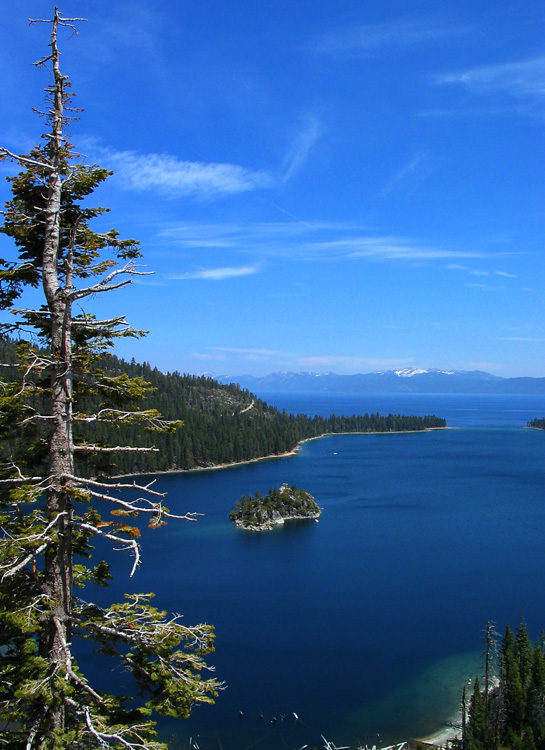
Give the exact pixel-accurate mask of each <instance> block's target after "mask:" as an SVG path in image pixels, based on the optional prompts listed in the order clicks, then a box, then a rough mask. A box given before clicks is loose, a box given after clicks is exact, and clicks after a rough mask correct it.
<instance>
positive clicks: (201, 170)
mask: <svg viewBox="0 0 545 750" xmlns="http://www.w3.org/2000/svg"><path fill="white" fill-rule="evenodd" d="M321 134H322V127H321V125H320V122H319V120H318V119H317V118H315V117H309V118H307V119H306V120H305V122H304V124H303V126H302V127H301V128H300V129H299V130H297V132H296V133H295V135H294V137H293V140H292V142H291V144H290V146H289V148H288V150H287V154H286V156H285V158H284V159H283V161H282V163H281V164H280V166H279V168H278V169H277V170H275V169H252V168H250V167H244V166H241V165H240V164H231V163H228V162H195V161H187V160H184V159H180V158H179V157H178V156H175V155H173V154H157V153H139V152H137V151H118V150H115V149H111V148H107V147H104V146H102V145H101V144H99V143H97V142H96V141H94V139H92V138H88V139H86V140H85V141H84V144H83V148H84V149H86V150H87V151H89V153H91V154H92V158H93V160H94V159H96V160H97V161H98V162H100V163H101V164H104V165H106V166H107V167H108V168H109V169H112V170H113V172H114V179H116V180H117V182H118V185H120V186H121V187H122V188H124V189H126V190H137V191H151V192H155V193H158V194H160V195H163V196H165V197H167V198H177V197H193V198H215V197H217V196H220V195H229V194H236V193H245V192H250V191H255V190H269V189H272V188H275V187H279V186H281V185H285V184H286V183H287V182H289V181H290V180H291V179H293V178H294V177H295V176H296V175H297V174H298V173H299V172H300V171H301V169H302V168H303V165H304V164H305V162H306V160H307V158H308V156H309V154H310V152H311V150H312V147H313V146H314V144H315V143H316V141H317V140H318V139H319V138H320V136H321Z"/></svg>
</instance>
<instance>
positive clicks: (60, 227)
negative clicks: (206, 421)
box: [0, 9, 219, 750]
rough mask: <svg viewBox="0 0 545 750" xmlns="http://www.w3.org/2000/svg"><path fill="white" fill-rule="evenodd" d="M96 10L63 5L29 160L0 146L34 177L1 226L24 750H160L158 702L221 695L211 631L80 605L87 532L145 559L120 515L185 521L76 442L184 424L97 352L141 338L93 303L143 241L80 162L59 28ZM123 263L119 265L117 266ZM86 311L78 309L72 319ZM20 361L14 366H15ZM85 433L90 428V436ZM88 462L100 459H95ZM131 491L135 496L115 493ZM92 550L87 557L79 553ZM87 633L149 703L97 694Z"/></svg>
mask: <svg viewBox="0 0 545 750" xmlns="http://www.w3.org/2000/svg"><path fill="white" fill-rule="evenodd" d="M81 20H83V19H67V18H63V17H62V16H61V14H60V13H59V11H58V10H57V9H55V12H54V17H53V19H51V20H50V21H47V23H49V24H51V41H50V53H49V54H48V55H47V56H46V57H45V58H44V59H42V60H41V61H40V62H39V63H37V65H38V66H39V67H43V66H46V65H47V67H49V68H50V70H51V75H52V82H51V85H50V86H49V87H48V88H47V89H46V92H47V97H48V102H49V105H50V106H49V110H48V111H47V112H46V113H45V115H46V118H47V122H48V125H49V131H48V132H47V133H46V134H45V135H44V136H43V137H42V143H41V144H40V145H39V146H37V147H36V148H35V149H33V150H32V151H31V152H30V153H29V154H28V155H20V154H15V153H13V152H11V151H9V150H8V149H7V148H2V149H0V157H1V158H4V159H6V158H7V159H12V160H13V161H15V162H17V163H18V164H19V165H20V167H21V168H22V171H21V172H20V173H19V174H18V175H17V176H15V177H13V178H10V181H11V190H12V199H11V200H10V201H9V202H8V204H7V205H6V211H5V212H4V217H5V220H4V225H3V227H2V231H3V232H4V233H5V234H6V235H8V236H10V237H11V238H13V240H14V242H15V245H16V247H17V250H18V259H17V260H16V261H14V262H8V261H0V305H1V307H2V308H4V309H10V310H11V312H14V313H15V314H16V319H15V322H13V323H11V324H9V325H6V324H4V335H6V333H11V335H12V337H15V338H17V339H18V340H19V342H20V343H19V348H18V355H17V356H18V358H17V362H15V363H11V365H12V366H11V369H10V368H8V372H9V373H10V374H8V375H7V376H6V377H5V379H4V380H3V381H2V382H1V383H0V438H1V439H2V454H1V456H0V458H1V465H0V472H1V473H0V492H1V505H0V526H1V530H2V538H1V540H0V626H1V627H0V719H3V720H4V721H9V722H10V724H9V726H8V727H7V728H6V727H4V729H3V730H0V743H1V742H3V743H4V744H7V745H9V747H12V748H18V747H21V748H23V747H24V748H26V750H31V749H32V748H76V747H77V748H86V747H100V748H105V747H115V748H118V747H124V748H129V749H130V748H159V747H162V745H161V744H160V743H157V742H156V741H155V739H154V738H155V732H154V729H153V726H154V724H153V722H152V721H151V719H150V717H151V715H152V712H153V711H157V712H159V713H163V714H166V715H170V716H182V717H183V716H187V715H188V713H189V711H190V710H191V707H192V706H193V705H194V704H195V703H198V702H212V696H214V695H215V694H216V691H217V689H218V687H219V685H218V683H217V681H216V680H215V679H213V678H207V679H205V678H204V677H203V676H202V670H203V669H207V667H206V664H205V662H204V660H203V655H204V654H206V653H208V652H210V651H211V650H213V631H212V628H211V627H210V626H208V625H198V626H196V627H185V626H182V625H181V623H180V621H179V618H178V617H172V618H168V617H166V615H165V613H162V612H159V611H157V610H156V609H155V608H153V607H151V605H150V595H134V596H131V597H129V598H127V601H125V602H124V603H122V604H118V605H113V606H111V607H110V608H108V609H101V608H99V607H97V606H95V605H90V604H86V603H85V602H83V601H80V600H79V599H78V597H77V596H76V595H75V588H74V587H75V586H76V587H81V586H84V585H85V584H87V583H90V582H94V583H97V584H101V585H104V584H106V582H107V579H108V578H109V577H110V576H109V566H108V565H107V564H106V563H104V562H99V563H98V564H96V565H95V566H94V567H93V568H91V567H89V563H88V558H89V550H90V540H91V539H92V538H93V537H95V536H100V537H104V538H107V539H109V540H111V541H112V542H115V543H117V544H121V546H122V547H124V548H127V549H129V550H132V552H133V554H134V556H135V557H134V565H135V567H136V565H137V563H138V561H139V547H138V541H137V538H138V530H137V529H136V528H134V527H133V526H131V525H130V524H129V523H127V521H126V520H125V519H123V518H122V519H121V520H118V517H119V516H122V517H123V516H126V517H135V516H137V515H140V514H142V513H143V514H147V515H148V516H149V519H150V521H149V522H150V525H151V526H160V525H162V523H164V521H165V519H166V518H169V517H174V518H183V519H186V520H194V519H193V516H192V515H191V514H181V515H174V514H172V513H170V512H169V510H168V509H167V508H166V507H165V506H164V503H163V497H162V496H161V495H160V494H159V493H157V492H154V491H153V488H152V486H151V485H147V486H141V487H139V486H138V485H137V484H136V483H130V484H126V483H123V482H121V483H118V484H117V485H115V486H114V485H112V484H111V483H108V482H105V481H103V480H101V479H100V478H98V477H95V478H94V479H89V478H88V477H82V476H80V475H79V470H78V461H77V457H78V456H80V455H82V456H86V457H91V458H92V457H95V458H96V457H100V456H101V455H103V454H107V455H109V454H110V453H111V452H112V451H116V450H144V449H143V448H142V449H139V448H134V447H131V448H128V447H127V448H123V447H120V446H115V447H114V448H110V447H107V446H103V445H99V444H97V443H96V441H93V440H91V439H87V438H86V437H80V438H79V439H78V440H76V439H75V437H74V428H75V426H78V425H80V426H82V427H84V428H86V429H90V428H92V426H93V424H97V423H100V422H110V423H111V422H116V421H119V420H122V421H124V422H127V421H129V422H134V421H140V422H143V424H144V426H145V428H147V429H150V430H161V429H174V428H176V427H177V426H179V425H178V424H166V423H165V422H164V421H163V420H161V418H160V415H159V414H157V413H156V412H153V411H149V410H148V411H137V410H134V407H133V405H132V404H133V402H134V400H135V399H137V398H138V397H140V396H141V395H142V394H143V393H144V392H145V390H146V383H144V382H143V381H142V380H141V379H139V378H136V379H134V380H130V379H128V378H127V377H125V376H111V377H108V376H107V375H106V374H105V373H104V372H102V371H100V370H99V369H97V358H98V355H99V354H103V353H104V351H105V350H107V349H108V347H109V346H110V345H111V343H112V342H113V340H114V339H115V338H117V337H120V336H138V335H140V334H141V333H142V332H139V331H135V330H134V329H132V328H131V327H130V326H129V325H128V324H127V323H126V321H125V319H124V317H123V316H119V317H113V318H110V319H107V320H98V319H96V318H95V317H94V316H93V315H91V314H90V313H88V312H86V311H81V310H80V308H81V306H82V305H83V304H84V302H85V300H86V299H88V298H90V297H91V296H93V295H97V294H100V293H104V292H109V291H113V290H115V289H119V288H120V287H122V286H124V285H125V284H128V283H130V281H131V277H133V276H134V275H137V274H139V273H140V271H139V270H138V268H137V266H135V265H134V261H135V259H136V258H138V257H139V255H140V249H139V245H138V243H137V242H135V241H133V240H121V239H119V236H118V233H117V232H116V231H115V230H110V231H107V232H103V233H99V232H95V231H93V230H92V229H91V227H90V222H91V220H92V219H94V218H96V217H99V216H101V215H102V214H103V213H104V212H105V210H106V209H103V208H90V207H89V206H88V205H87V203H86V198H87V197H88V196H89V195H91V194H92V192H93V191H94V189H95V188H96V187H97V186H98V185H99V184H100V183H101V182H103V181H104V180H105V179H106V178H107V176H108V174H109V173H108V172H107V171H106V170H105V169H101V168H98V167H96V166H91V167H89V166H86V165H84V164H80V163H78V161H77V160H78V156H77V154H75V152H74V148H73V146H72V144H71V143H70V141H69V140H68V138H67V132H66V129H67V121H68V119H69V115H68V113H69V112H72V110H71V109H70V84H69V81H68V79H67V77H66V76H65V75H63V73H62V72H61V69H60V64H59V48H58V34H59V32H60V30H61V29H63V28H68V29H70V30H71V31H75V23H76V22H77V21H81ZM119 261H122V264H121V265H119ZM28 286H33V287H37V288H41V290H42V292H43V304H42V305H41V306H40V307H39V308H37V309H19V310H14V306H15V304H16V302H17V301H18V300H19V299H20V298H21V297H22V295H23V293H24V291H25V289H26V288H27V287H28ZM76 304H77V309H78V312H77V313H76V312H75V309H76V308H75V306H76ZM6 364H9V363H6ZM83 435H85V436H86V435H87V433H83ZM88 466H89V461H87V467H88ZM127 486H130V487H131V488H132V489H133V490H134V489H136V490H138V491H139V492H140V497H138V498H137V499H133V500H125V499H123V495H122V493H121V494H118V492H117V490H121V489H123V488H125V487H127ZM93 499H99V500H100V501H101V503H109V504H110V505H111V506H112V508H113V510H112V513H113V514H114V516H115V518H114V519H112V520H108V521H104V520H102V519H101V517H100V515H99V513H98V512H97V511H96V510H95V509H93V508H92V507H91V506H90V503H91V502H92V501H93ZM80 558H81V560H82V561H83V562H78V560H79V559H80ZM78 636H82V637H84V638H86V639H90V640H91V641H94V642H95V643H96V644H97V648H98V649H100V650H102V651H103V652H105V653H107V654H109V655H111V656H114V657H117V658H119V659H120V660H121V661H122V663H123V664H124V665H125V667H126V668H127V669H128V670H129V671H130V672H131V673H132V674H133V676H134V678H135V680H136V682H137V684H138V687H139V691H140V692H141V693H142V694H143V695H145V696H146V699H145V700H144V701H143V703H142V705H140V706H139V707H137V708H134V707H131V706H129V707H127V704H126V700H125V699H124V698H123V697H121V696H116V695H112V694H106V693H102V692H99V691H97V690H95V689H94V688H93V687H92V686H91V685H90V684H89V683H88V681H87V680H86V679H85V676H84V675H83V674H82V673H81V672H80V670H79V669H78V666H77V665H76V663H75V661H74V658H73V648H72V643H73V639H74V638H75V637H78Z"/></svg>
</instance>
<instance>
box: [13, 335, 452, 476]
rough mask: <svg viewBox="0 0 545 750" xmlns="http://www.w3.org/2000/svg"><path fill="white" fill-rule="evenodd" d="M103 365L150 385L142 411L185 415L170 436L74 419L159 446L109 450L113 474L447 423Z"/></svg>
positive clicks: (118, 363)
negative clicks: (330, 408) (316, 408)
mask: <svg viewBox="0 0 545 750" xmlns="http://www.w3.org/2000/svg"><path fill="white" fill-rule="evenodd" d="M0 345H1V348H0V357H1V360H0V361H2V362H4V363H8V362H12V363H13V362H15V361H16V360H15V344H14V343H13V342H10V341H6V340H4V341H2V342H0ZM99 364H100V366H101V367H102V368H103V369H104V371H105V373H106V374H107V375H110V376H113V375H119V374H121V373H126V374H127V375H128V376H129V377H131V378H134V377H141V378H143V380H144V381H146V382H148V383H150V385H151V387H152V389H153V390H151V391H149V392H148V393H147V395H146V396H145V398H144V399H143V400H142V401H139V402H138V408H139V409H157V410H158V411H159V412H160V413H161V414H162V415H163V416H164V417H165V418H166V419H168V420H182V421H183V426H182V427H180V428H179V429H178V430H176V431H175V432H174V433H172V434H162V433H158V432H146V433H143V432H142V430H141V428H140V427H139V426H138V425H123V426H113V425H111V424H109V423H107V422H100V421H96V422H95V423H94V424H93V425H91V426H89V425H80V426H77V425H76V429H75V435H76V436H77V434H78V433H79V434H80V435H83V434H86V436H87V439H92V440H93V442H95V443H96V444H97V445H131V446H141V447H151V446H154V447H156V448H158V451H157V452H154V453H138V452H131V453H116V454H108V458H107V459H104V460H103V464H102V465H103V469H104V470H105V471H106V469H108V470H109V471H114V472H115V473H121V474H125V473H137V472H154V471H169V470H176V469H193V468H196V467H206V466H214V465H218V464H228V463H234V462H238V461H247V460H250V459H253V458H259V457H264V456H272V455H279V454H281V453H285V452H287V451H290V450H292V449H293V448H295V447H296V446H297V444H298V443H299V442H300V441H301V440H305V439H308V438H313V437H318V436H320V435H324V434H326V433H333V432H397V431H415V430H424V429H429V428H436V427H445V426H446V422H445V420H443V419H439V418H437V417H435V416H428V417H415V416H400V415H392V414H390V415H388V416H381V415H379V414H371V415H369V414H365V415H363V416H357V417H354V416H351V417H344V416H337V415H335V414H333V415H331V416H330V417H327V418H325V417H319V416H315V417H312V418H311V417H308V416H306V415H304V414H298V415H293V414H287V413H286V412H285V411H282V412H281V411H279V410H278V409H275V408H273V407H270V406H268V404H267V403H266V402H265V401H262V400H261V399H259V398H257V397H256V396H254V395H253V394H251V393H250V392H249V391H248V390H241V389H240V388H239V386H238V385H235V384H229V385H220V384H219V383H217V382H216V381H215V380H213V379H211V378H208V377H199V376H196V375H181V374H179V373H177V372H174V373H167V374H164V373H162V372H160V371H159V370H157V368H152V367H151V366H150V365H149V364H137V363H136V362H135V361H134V360H133V361H132V362H130V363H129V362H126V361H124V360H122V359H119V358H117V357H115V356H107V357H104V358H103V360H102V361H101V362H100V363H99ZM5 369H6V372H5V373H4V377H8V376H9V377H14V373H13V371H12V370H13V368H11V369H9V368H5ZM90 431H92V432H91V436H90V435H89V432H90ZM38 445H39V444H38V442H37V450H36V454H35V455H36V458H37V459H38V455H39V450H38ZM106 462H107V463H106ZM95 463H96V461H95Z"/></svg>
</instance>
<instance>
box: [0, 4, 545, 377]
mask: <svg viewBox="0 0 545 750" xmlns="http://www.w3.org/2000/svg"><path fill="white" fill-rule="evenodd" d="M3 6H4V7H3V9H2V19H3V30H4V33H3V44H2V47H1V48H0V63H1V69H2V74H1V77H2V89H3V96H2V97H1V100H0V144H1V145H3V146H6V147H8V148H9V149H11V150H12V151H17V152H25V151H27V150H28V149H29V148H30V147H31V146H32V145H34V144H35V143H36V142H37V141H38V139H39V135H40V134H41V132H42V127H43V122H42V121H41V120H40V118H39V117H38V116H36V115H35V114H33V113H32V107H35V108H40V106H41V105H42V103H43V96H44V95H43V88H44V86H46V85H47V83H48V78H47V75H46V73H45V71H43V70H39V69H37V68H35V67H34V66H32V64H31V63H32V62H34V61H36V60H37V59H39V58H40V57H41V56H42V55H43V54H45V53H46V50H47V47H46V45H47V42H48V28H47V27H46V26H45V25H42V24H38V25H33V26H29V25H28V22H27V19H28V18H29V17H33V18H47V17H49V15H50V13H51V11H52V5H51V4H50V3H49V2H44V0H17V2H15V3H12V2H10V3H8V2H4V3H3ZM60 8H61V11H62V13H63V15H64V16H67V17H68V16H83V17H85V18H86V19H87V22H86V23H79V24H78V27H79V32H80V33H79V35H78V36H77V37H74V36H73V37H71V38H69V37H68V35H66V34H64V35H63V36H62V40H61V50H62V68H63V72H64V73H66V74H67V75H68V76H69V77H70V79H71V81H72V85H73V89H74V91H75V92H76V94H77V98H76V103H77V106H80V107H83V108H84V110H85V111H84V112H83V113H82V114H81V117H80V120H79V121H78V122H76V123H74V124H73V126H72V139H73V141H74V143H75V144H76V146H77V148H78V149H79V150H80V151H81V152H82V153H83V154H85V156H86V158H87V160H88V161H89V162H90V163H98V164H100V165H101V166H104V167H108V168H110V169H112V170H113V171H114V173H115V174H114V176H113V177H111V178H110V179H109V181H108V182H107V183H106V184H105V185H104V186H103V187H101V188H100V190H99V191H97V193H95V198H96V203H99V204H101V205H105V206H109V207H110V208H111V213H110V214H109V215H108V219H107V223H108V225H109V226H114V227H116V228H117V229H118V230H119V231H120V232H121V234H122V236H125V237H135V238H137V239H139V240H140V242H141V244H142V249H143V252H144V258H143V260H142V263H143V264H145V266H146V270H151V271H154V275H153V276H149V277H145V278H141V279H139V280H138V281H137V282H136V283H134V284H133V285H132V286H131V287H130V288H128V289H124V290H122V291H120V292H116V293H114V294H112V295H110V296H109V297H108V298H106V297H105V298H103V299H101V300H96V301H94V302H93V305H94V307H92V308H89V311H90V312H96V313H97V314H101V315H102V314H104V313H107V314H111V313H113V312H115V313H119V312H121V313H125V314H126V315H127V318H128V320H129V321H130V322H131V323H132V324H133V325H134V326H135V327H137V328H143V329H146V330H149V335H148V336H147V337H146V338H145V339H143V340H140V341H134V340H128V341H124V342H121V344H120V345H119V346H118V348H117V351H118V353H119V354H120V356H124V357H127V358H129V359H130V358H131V357H133V356H134V357H135V359H136V360H138V361H143V360H146V361H149V362H150V363H151V364H152V365H155V366H157V367H159V368H160V369H162V370H165V371H166V370H170V371H173V370H178V371H180V372H193V373H196V372H203V371H208V372H213V373H218V374H242V373H251V374H255V375H262V374H266V373H269V372H272V371H275V370H295V371H299V370H309V371H313V372H328V371H333V372H339V373H354V372H369V371H374V370H381V369H393V368H398V367H406V366H415V367H437V368H440V369H465V370H472V369H483V370H487V371H489V372H492V373H494V374H497V375H503V376H518V375H532V376H541V377H543V376H545V295H544V293H543V277H544V270H545V260H544V252H543V249H544V242H545V169H544V165H545V159H544V157H545V10H543V6H542V5H541V4H540V3H537V2H525V1H524V0H517V2H515V1H512V2H511V1H507V0H494V1H493V2H492V1H489V0H479V2H474V1H472V2H469V1H468V0H457V2H451V1H449V0H428V1H427V2H424V1H423V0H414V1H413V2H411V3H408V2H401V0H396V1H394V0H381V1H380V2H378V0H370V1H369V2H365V3H363V2H361V0H357V1H356V0H336V2H332V0H328V2H325V1H324V0H291V2H289V3H288V2H282V1H281V0H259V2H257V0H229V2H225V1H222V0H187V1H186V2H184V1H183V0H181V1H180V2H176V3H174V2H171V3H168V2H167V3H165V2H164V1H163V2H152V1H151V0H147V1H145V0H131V1H130V2H128V0H116V2H111V1H110V2H108V3H106V2H104V1H103V0H93V2H77V1H75V0H66V2H64V3H62V4H61V5H60ZM12 172H13V166H12V165H9V164H6V163H4V164H1V165H0V173H1V174H0V176H4V175H7V174H10V173H12ZM8 197H9V186H8V185H7V184H5V183H4V180H1V181H0V200H1V202H2V203H3V202H5V200H7V199H8ZM10 253H11V254H12V253H13V250H12V246H11V243H10V241H9V240H8V239H7V238H3V237H2V238H0V254H1V255H2V256H4V257H11V256H10Z"/></svg>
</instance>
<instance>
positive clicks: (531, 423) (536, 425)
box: [526, 417, 545, 430]
mask: <svg viewBox="0 0 545 750" xmlns="http://www.w3.org/2000/svg"><path fill="white" fill-rule="evenodd" d="M526 427H530V428H531V429H533V430H545V417H541V418H540V417H535V418H534V419H529V420H528V422H527V423H526Z"/></svg>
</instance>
